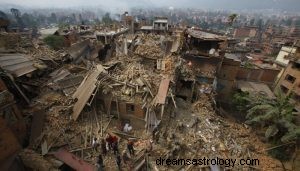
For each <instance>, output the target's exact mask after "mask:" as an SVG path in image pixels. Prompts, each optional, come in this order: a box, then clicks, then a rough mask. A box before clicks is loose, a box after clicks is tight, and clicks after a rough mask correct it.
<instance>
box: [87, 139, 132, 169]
mask: <svg viewBox="0 0 300 171" xmlns="http://www.w3.org/2000/svg"><path fill="white" fill-rule="evenodd" d="M118 145H119V141H118V138H117V137H116V136H113V135H111V134H109V133H108V134H107V135H106V137H105V139H101V141H100V143H99V142H98V139H97V138H94V139H93V141H92V147H93V149H94V150H95V151H96V152H98V148H99V146H100V149H101V153H100V155H99V156H98V159H97V163H96V166H97V168H98V171H103V170H104V160H103V156H106V155H107V153H108V151H112V152H113V154H114V156H115V161H116V165H117V167H118V169H119V170H121V163H122V160H123V162H124V163H125V164H129V161H130V159H131V158H132V157H133V156H134V151H135V150H134V142H133V141H131V140H128V142H127V150H128V152H129V155H128V153H127V151H126V150H124V151H123V153H122V157H121V155H120V153H119V147H118Z"/></svg>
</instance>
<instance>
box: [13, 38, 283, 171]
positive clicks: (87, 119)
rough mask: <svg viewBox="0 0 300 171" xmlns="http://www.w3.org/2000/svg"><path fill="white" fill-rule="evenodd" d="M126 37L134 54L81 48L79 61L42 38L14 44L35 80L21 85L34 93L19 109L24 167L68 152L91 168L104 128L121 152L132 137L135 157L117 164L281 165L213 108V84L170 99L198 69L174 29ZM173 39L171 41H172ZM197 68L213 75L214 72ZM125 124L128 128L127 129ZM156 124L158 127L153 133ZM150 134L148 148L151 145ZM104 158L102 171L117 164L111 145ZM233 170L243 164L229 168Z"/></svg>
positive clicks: (55, 160)
mask: <svg viewBox="0 0 300 171" xmlns="http://www.w3.org/2000/svg"><path fill="white" fill-rule="evenodd" d="M131 37H132V38H133V39H135V40H136V42H135V43H131V45H130V46H131V49H132V50H133V53H129V54H123V53H119V54H118V55H116V54H114V52H113V50H111V53H112V55H111V57H110V58H109V59H105V60H100V59H96V58H93V59H90V58H88V57H87V56H86V55H85V53H84V52H85V51H86V50H87V49H89V46H86V48H84V49H83V50H82V51H81V50H78V55H76V58H78V59H80V60H77V61H80V62H79V64H78V63H75V62H74V60H73V61H72V60H71V59H70V54H68V52H67V51H65V50H61V51H53V50H50V49H48V47H47V46H45V45H43V44H41V43H36V42H35V43H33V45H32V46H31V47H30V48H24V47H18V51H20V52H22V53H24V54H27V55H29V56H31V58H32V61H33V62H32V63H33V64H32V65H34V67H35V68H36V69H35V70H37V73H35V74H32V75H30V74H27V75H26V76H28V77H29V78H27V77H26V79H24V80H25V81H24V82H25V83H26V84H28V85H29V84H30V85H34V86H35V89H34V88H28V87H29V86H27V88H26V90H27V91H30V92H35V95H36V96H35V97H32V98H31V100H30V107H27V108H24V109H23V110H22V112H23V113H24V115H25V116H28V117H32V118H33V119H32V125H33V126H32V130H31V137H30V140H29V146H28V147H27V148H26V149H24V150H23V151H22V152H21V154H20V157H21V158H22V160H23V161H24V164H25V165H26V167H28V168H31V169H35V170H41V171H44V170H45V171H46V170H47V171H48V170H58V169H59V167H61V166H63V164H64V163H65V164H69V163H68V161H65V160H62V158H63V157H64V156H67V157H65V158H67V159H69V160H72V158H73V159H76V161H77V159H78V160H79V161H80V162H81V163H83V165H84V166H85V167H87V168H94V167H95V166H94V164H95V163H96V160H97V157H98V156H99V154H101V150H100V149H97V148H93V146H92V142H93V139H94V138H97V139H98V140H100V139H104V138H105V136H106V134H107V133H110V134H111V135H114V136H116V137H117V138H118V144H119V152H122V153H124V152H125V153H126V150H127V142H128V140H131V141H134V148H135V150H136V155H135V156H131V159H130V162H129V164H124V163H123V164H122V165H123V169H124V170H143V169H146V168H151V169H152V170H180V169H184V170H199V167H200V166H199V167H197V166H170V167H167V166H157V165H156V164H155V161H156V159H157V158H159V157H161V158H165V159H167V158H170V159H178V158H180V159H181V158H182V159H188V158H203V157H206V158H216V157H219V158H234V159H239V158H248V157H250V158H258V159H259V160H260V163H262V165H260V166H261V169H262V170H276V169H277V170H280V166H281V164H280V163H279V162H278V161H277V160H274V159H272V158H270V157H268V156H267V155H266V154H265V152H262V151H263V149H264V148H266V145H265V144H263V143H261V142H260V141H259V140H258V138H257V137H256V136H255V135H254V133H253V131H252V130H251V129H250V128H248V127H246V126H245V125H243V124H238V123H235V122H233V121H230V120H227V119H224V118H222V117H220V116H218V115H217V114H216V113H215V111H214V109H213V107H212V105H214V102H213V101H214V100H213V96H212V94H213V93H211V91H212V89H210V91H208V92H201V87H196V88H195V89H196V91H197V92H198V91H199V92H200V93H198V94H199V97H197V98H196V99H198V101H196V102H194V103H191V102H189V100H186V101H185V100H184V99H182V98H180V97H176V89H175V87H176V84H177V81H178V77H181V78H184V79H186V80H187V81H189V80H193V82H195V77H196V76H195V73H197V72H199V73H201V72H202V71H201V70H199V69H196V68H191V66H189V64H188V62H187V61H185V60H183V59H181V57H180V55H178V54H179V53H178V49H181V47H180V44H181V42H180V41H182V40H181V39H182V37H180V34H177V35H176V38H175V39H174V37H173V36H167V35H165V36H162V35H155V34H138V35H136V36H131ZM125 40H126V39H125ZM174 40H177V41H175V43H174V42H173V44H172V41H174ZM126 41H127V40H126ZM129 42H130V41H129ZM131 42H134V41H131ZM170 42H171V43H170ZM118 43H119V44H122V43H121V42H118ZM126 43H127V42H126ZM75 51H76V48H75ZM76 52H77V51H76ZM116 53H117V52H116ZM76 54H77V53H76ZM87 54H88V53H87ZM81 59H82V60H81ZM30 62H31V61H30ZM30 64H31V63H30ZM202 74H203V75H206V76H207V77H213V76H214V75H215V71H211V72H203V73H202ZM24 75H25V74H24ZM207 84H208V83H207ZM196 86H197V85H196ZM210 86H211V85H208V86H207V87H210ZM24 87H25V86H24ZM188 89H191V88H188ZM198 94H197V95H198ZM128 106H130V107H128ZM126 124H130V125H132V126H133V129H132V130H129V131H125V129H124V125H126ZM136 125H139V126H136ZM35 126H36V127H35ZM155 127H158V133H157V134H156V135H154V136H153V135H152V134H151V133H152V131H154V130H155ZM151 140H153V141H154V143H153V149H152V150H149V146H151ZM252 142H255V143H252ZM150 149H151V148H150ZM62 156H63V157H62ZM70 156H71V157H70ZM68 157H70V158H71V159H70V158H68ZM103 157H104V164H105V166H106V167H105V169H107V170H115V169H117V167H116V163H115V155H114V154H113V153H112V151H109V152H108V154H107V155H105V156H103ZM77 163H78V161H77ZM208 167H209V166H208ZM73 168H76V166H73ZM238 169H245V168H242V167H241V166H239V167H238V168H234V169H233V170H238ZM247 169H248V168H247ZM252 169H257V168H252Z"/></svg>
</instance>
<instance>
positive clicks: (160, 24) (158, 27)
mask: <svg viewBox="0 0 300 171" xmlns="http://www.w3.org/2000/svg"><path fill="white" fill-rule="evenodd" d="M140 30H141V31H144V32H148V33H149V32H156V33H161V32H168V31H169V24H168V18H166V17H155V19H154V21H153V23H152V26H142V27H141V29H140Z"/></svg>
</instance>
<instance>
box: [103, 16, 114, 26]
mask: <svg viewBox="0 0 300 171" xmlns="http://www.w3.org/2000/svg"><path fill="white" fill-rule="evenodd" d="M102 22H103V23H104V24H106V25H108V24H111V23H112V22H113V20H112V19H111V18H110V14H109V13H106V14H105V15H104V16H103V17H102Z"/></svg>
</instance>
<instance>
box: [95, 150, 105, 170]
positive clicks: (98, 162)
mask: <svg viewBox="0 0 300 171" xmlns="http://www.w3.org/2000/svg"><path fill="white" fill-rule="evenodd" d="M96 167H97V171H103V170H104V169H103V168H104V164H103V158H102V155H101V154H100V155H99V156H98V160H97V163H96Z"/></svg>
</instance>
